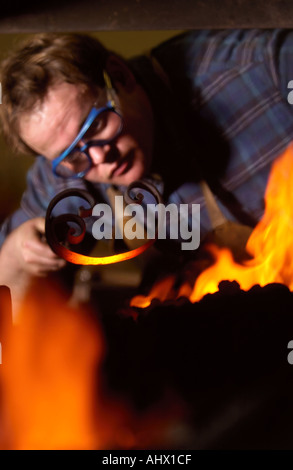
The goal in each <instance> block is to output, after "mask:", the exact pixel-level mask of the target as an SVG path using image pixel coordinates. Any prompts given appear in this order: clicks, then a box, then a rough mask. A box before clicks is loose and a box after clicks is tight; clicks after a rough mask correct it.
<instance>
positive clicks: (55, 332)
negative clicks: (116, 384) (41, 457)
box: [0, 284, 131, 450]
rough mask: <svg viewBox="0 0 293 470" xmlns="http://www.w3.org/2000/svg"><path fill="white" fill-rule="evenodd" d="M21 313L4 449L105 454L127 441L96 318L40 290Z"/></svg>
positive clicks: (1, 439) (6, 384)
mask: <svg viewBox="0 0 293 470" xmlns="http://www.w3.org/2000/svg"><path fill="white" fill-rule="evenodd" d="M18 313H19V317H18V322H17V324H15V325H13V326H12V327H9V326H8V325H6V327H5V334H4V335H3V337H5V344H4V346H3V364H2V365H1V369H0V374H1V375H0V378H1V381H0V384H1V402H0V404H1V407H0V414H1V433H0V448H2V449H13V450H23V449H33V450H36V449H41V450H42V449H101V448H105V446H106V445H108V440H110V442H113V441H114V442H116V441H117V440H119V439H120V440H121V439H122V438H121V437H119V435H120V432H119V427H120V426H121V422H120V421H119V420H120V418H121V420H122V415H121V411H122V408H119V406H118V405H117V404H115V403H111V407H110V406H108V404H107V400H106V399H104V398H103V397H102V389H103V385H102V383H101V380H102V379H101V373H100V364H101V361H102V359H103V356H104V351H105V344H104V338H103V334H102V331H101V329H100V327H99V325H98V323H97V322H96V321H94V319H93V316H92V315H91V314H90V312H87V311H79V310H77V309H75V308H71V307H70V306H69V305H68V304H67V303H66V302H65V299H64V296H63V295H62V293H61V292H58V289H57V288H56V286H54V287H53V286H48V285H47V284H40V285H39V284H38V286H37V288H35V289H34V290H32V291H30V292H28V294H27V297H26V299H25V300H24V301H23V303H22V307H21V308H20V310H19V312H18ZM125 411H126V410H123V412H125ZM118 421H119V422H118ZM124 434H125V435H126V436H127V433H126V432H125V431H124ZM127 439H128V441H127V442H130V441H131V439H130V438H127ZM127 439H126V437H125V438H124V442H126V440H127Z"/></svg>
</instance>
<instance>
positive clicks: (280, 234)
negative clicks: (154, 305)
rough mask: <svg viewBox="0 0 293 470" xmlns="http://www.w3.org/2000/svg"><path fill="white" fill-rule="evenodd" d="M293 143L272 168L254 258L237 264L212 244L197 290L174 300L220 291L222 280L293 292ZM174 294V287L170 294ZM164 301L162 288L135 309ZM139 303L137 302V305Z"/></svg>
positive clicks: (183, 290)
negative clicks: (210, 261) (272, 285)
mask: <svg viewBox="0 0 293 470" xmlns="http://www.w3.org/2000/svg"><path fill="white" fill-rule="evenodd" d="M292 187H293V144H290V145H289V146H288V148H287V149H286V151H285V152H284V153H283V155H281V156H280V157H279V158H278V159H277V160H276V161H275V162H274V164H273V165H272V169H271V174H270V178H269V181H268V185H267V189H266V193H265V213H264V216H263V218H262V220H261V221H260V222H259V223H258V225H257V226H256V227H255V229H254V231H253V232H252V234H251V236H250V238H249V240H248V242H247V245H246V251H247V252H248V253H249V255H250V256H251V259H249V260H248V261H244V262H243V263H241V264H240V263H236V262H235V261H234V259H233V256H232V253H231V251H230V250H228V249H226V248H219V247H217V246H215V245H211V246H210V247H209V250H210V251H211V253H212V255H213V256H214V260H215V261H214V264H213V265H212V266H211V267H209V268H207V269H205V270H204V271H203V272H202V273H201V274H200V275H199V276H198V277H197V279H196V281H195V284H194V286H193V288H192V287H191V286H189V285H187V284H184V285H182V286H181V287H180V289H179V290H177V292H176V294H175V295H174V298H178V297H180V296H186V297H188V298H189V300H190V301H191V302H197V301H199V300H200V299H201V298H202V297H203V296H204V295H206V294H208V293H214V292H217V291H218V285H219V283H220V281H222V280H227V281H234V280H235V281H237V282H238V283H239V285H240V287H241V288H242V289H243V290H245V291H246V290H249V289H250V288H251V287H252V286H254V285H256V284H258V285H260V286H264V285H266V284H269V283H272V282H277V283H281V284H285V285H286V286H287V287H289V289H290V290H293V250H292V246H293V191H292ZM172 292H173V294H174V289H173V284H172V285H171V286H170V293H169V294H171V293H172ZM154 298H158V299H159V300H162V301H163V300H164V299H165V298H166V292H165V291H164V290H163V291H162V293H161V292H160V285H159V284H157V285H156V286H154V287H153V288H152V291H151V292H150V294H149V295H148V296H146V297H141V296H140V297H139V298H134V299H132V306H137V307H147V306H148V305H150V303H151V300H152V299H154ZM136 300H137V302H136Z"/></svg>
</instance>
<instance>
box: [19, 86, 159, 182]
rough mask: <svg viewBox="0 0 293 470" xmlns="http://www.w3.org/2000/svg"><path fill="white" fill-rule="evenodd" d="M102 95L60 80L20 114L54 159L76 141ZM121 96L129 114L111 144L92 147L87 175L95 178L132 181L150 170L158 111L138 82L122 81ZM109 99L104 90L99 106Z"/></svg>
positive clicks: (38, 145) (26, 133)
mask: <svg viewBox="0 0 293 470" xmlns="http://www.w3.org/2000/svg"><path fill="white" fill-rule="evenodd" d="M96 100H97V97H96V96H93V95H92V94H91V93H89V91H88V90H87V89H86V88H85V87H83V86H81V85H72V84H69V83H65V82H61V83H58V84H55V85H54V86H52V87H51V88H50V89H49V91H48V93H47V95H46V97H45V99H44V101H43V102H42V103H39V104H38V105H37V106H36V107H35V109H34V110H33V111H32V112H31V113H27V114H24V115H23V116H22V117H21V118H20V135H21V137H22V139H23V140H24V142H25V143H26V144H27V145H28V146H29V147H31V148H32V149H33V150H34V151H35V152H37V153H38V154H40V155H44V156H45V157H47V158H48V159H49V160H53V159H54V158H56V157H57V156H58V155H60V154H61V152H63V151H64V150H65V149H66V148H67V147H68V146H69V145H70V144H71V143H72V142H73V140H74V139H75V137H76V136H77V134H78V132H79V130H80V128H81V126H82V124H83V122H84V121H85V119H86V117H87V115H88V113H89V111H90V110H91V108H92V106H93V103H94V102H95V101H96ZM116 101H117V106H118V110H119V112H121V114H122V117H123V123H124V126H123V130H122V132H121V134H120V135H119V136H118V137H117V138H116V139H115V140H114V141H113V142H112V143H111V144H107V145H105V146H103V147H97V146H95V147H91V148H90V149H89V154H90V156H91V159H92V163H93V166H92V168H91V169H90V171H89V172H88V173H87V174H86V176H85V178H86V179H87V180H89V181H91V182H100V183H111V184H116V185H128V184H130V183H131V182H133V181H134V180H136V179H139V178H141V177H143V176H144V175H145V174H146V173H147V172H148V170H149V167H150V163H151V157H152V150H153V116H152V110H151V106H150V103H149V101H148V98H147V96H146V94H145V92H144V91H143V90H142V88H140V87H139V86H138V85H136V86H135V88H134V89H132V90H131V91H129V90H126V87H124V86H123V85H122V84H121V85H120V84H118V86H117V100H116ZM105 104H106V95H105V93H104V92H103V91H101V93H100V96H99V97H98V106H104V105H105ZM91 139H94V136H91Z"/></svg>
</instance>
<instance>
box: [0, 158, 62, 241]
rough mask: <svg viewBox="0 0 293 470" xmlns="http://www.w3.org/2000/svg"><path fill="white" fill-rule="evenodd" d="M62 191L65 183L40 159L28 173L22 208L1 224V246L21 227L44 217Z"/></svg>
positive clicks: (45, 161)
mask: <svg viewBox="0 0 293 470" xmlns="http://www.w3.org/2000/svg"><path fill="white" fill-rule="evenodd" d="M62 189H65V187H64V181H63V180H60V182H59V181H58V180H57V177H55V176H54V175H53V173H52V170H51V165H50V163H49V162H48V161H47V160H46V159H45V158H43V157H38V158H37V159H36V161H35V163H34V165H33V166H32V167H31V168H30V170H29V171H28V173H27V187H26V190H25V192H24V193H23V196H22V199H21V204H20V208H19V209H17V210H16V211H15V212H14V213H13V214H11V215H10V216H9V217H7V218H6V219H5V220H4V222H3V223H2V224H1V227H0V246H2V244H3V242H4V240H5V238H6V237H7V236H8V235H9V234H10V233H11V232H12V231H13V230H14V229H16V228H17V227H18V226H19V225H21V224H23V223H24V222H26V221H27V220H29V219H32V218H34V217H44V216H45V214H46V209H47V207H48V204H49V202H50V200H51V199H52V198H53V197H54V196H55V195H56V194H57V193H58V192H59V191H61V190H62Z"/></svg>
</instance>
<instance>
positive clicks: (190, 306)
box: [0, 146, 293, 449]
mask: <svg viewBox="0 0 293 470" xmlns="http://www.w3.org/2000/svg"><path fill="white" fill-rule="evenodd" d="M292 165H293V158H292V147H291V146H290V147H288V149H287V151H286V152H285V153H284V155H282V156H281V157H280V158H279V160H278V161H276V163H275V165H274V166H273V168H272V173H271V177H270V180H269V183H268V186H267V192H266V210H265V214H264V217H263V219H262V220H261V222H260V223H259V224H258V225H257V227H256V228H255V229H254V231H253V232H252V234H251V236H250V237H249V239H248V243H247V245H246V251H247V255H248V256H247V259H245V260H243V261H242V262H241V263H240V262H237V261H235V259H234V257H233V254H232V252H231V251H229V250H228V249H227V248H221V247H217V246H215V245H210V244H207V246H206V247H205V249H207V252H208V253H209V255H211V256H210V258H209V262H208V263H206V262H205V261H204V262H202V260H200V261H193V262H192V264H190V265H189V266H188V275H186V271H184V267H182V272H181V273H179V272H176V273H173V274H172V275H170V276H163V277H162V278H161V279H160V280H159V281H158V282H156V283H154V285H153V286H152V287H151V289H149V290H148V292H143V293H141V292H138V293H137V294H136V295H134V296H132V297H131V298H124V301H123V302H121V303H120V305H119V308H117V305H116V306H115V309H112V308H111V305H113V304H111V303H110V301H109V303H107V302H103V308H102V303H101V302H100V303H98V302H97V304H95V307H96V308H93V304H92V303H89V304H87V305H85V304H82V305H72V304H70V302H68V298H67V297H66V295H65V293H64V292H63V291H62V289H61V288H60V286H57V285H56V284H54V283H53V282H52V283H50V282H43V281H42V282H39V283H38V284H37V285H35V286H32V287H31V289H28V292H27V293H26V295H25V297H24V299H23V302H22V305H21V308H20V311H19V319H18V322H17V324H12V322H11V315H10V310H11V305H10V304H9V298H8V297H9V296H7V291H5V292H6V293H5V299H6V300H5V302H4V303H3V302H2V305H1V310H2V311H3V312H4V314H3V315H2V317H1V318H2V320H1V321H2V323H1V345H2V365H1V371H0V373H1V376H0V379H1V408H0V413H1V423H2V424H1V432H0V446H1V448H2V449H154V448H157V449H158V448H165V449H178V448H180V449H239V448H246V449H247V448H251V449H255V448H266V449H270V448H274V449H278V448H286V449H289V448H292V447H293V444H292V443H293V436H292V435H291V423H292V418H293V407H292V391H293V372H292V371H293V369H292V366H291V364H290V363H289V362H288V360H287V357H288V344H289V342H290V341H291V340H292V339H293V315H292V311H293V308H292V307H293V298H292V287H293V286H292V282H293V281H292V277H293V276H292V273H293V258H292V250H291V245H292V236H293V225H292V220H293V214H292V208H293V200H292V198H293V196H292V189H291V188H292V184H291V178H292V177H293V167H292ZM203 267H204V269H202V268H203ZM190 272H191V274H192V275H190ZM178 280H182V281H184V282H182V283H179V282H178ZM3 295H4V294H3ZM115 295H116V294H115V292H114V291H111V293H110V295H109V297H114V296H115ZM3 319H4V320H5V321H4V320H3Z"/></svg>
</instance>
